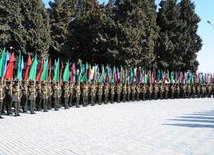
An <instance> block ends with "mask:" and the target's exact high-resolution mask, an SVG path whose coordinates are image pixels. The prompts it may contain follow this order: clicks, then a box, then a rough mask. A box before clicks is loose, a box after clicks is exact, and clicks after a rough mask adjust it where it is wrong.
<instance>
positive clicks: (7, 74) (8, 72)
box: [4, 52, 16, 79]
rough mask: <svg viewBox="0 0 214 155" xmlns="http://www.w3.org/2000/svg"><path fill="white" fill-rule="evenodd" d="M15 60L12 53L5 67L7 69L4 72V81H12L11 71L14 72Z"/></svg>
mask: <svg viewBox="0 0 214 155" xmlns="http://www.w3.org/2000/svg"><path fill="white" fill-rule="evenodd" d="M15 60H16V59H15V56H14V52H13V53H12V55H11V57H10V60H9V63H8V65H7V68H6V72H5V75H4V78H5V79H13V70H14V62H15Z"/></svg>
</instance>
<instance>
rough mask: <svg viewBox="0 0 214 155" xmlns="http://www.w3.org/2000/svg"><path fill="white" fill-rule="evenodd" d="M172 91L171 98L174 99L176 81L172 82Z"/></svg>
mask: <svg viewBox="0 0 214 155" xmlns="http://www.w3.org/2000/svg"><path fill="white" fill-rule="evenodd" d="M170 92H171V99H174V94H175V85H174V83H172V85H171V90H170Z"/></svg>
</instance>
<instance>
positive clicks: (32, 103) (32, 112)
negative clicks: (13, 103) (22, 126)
mask: <svg viewBox="0 0 214 155" xmlns="http://www.w3.org/2000/svg"><path fill="white" fill-rule="evenodd" d="M29 102H30V113H31V114H36V113H35V112H34V106H35V101H29Z"/></svg>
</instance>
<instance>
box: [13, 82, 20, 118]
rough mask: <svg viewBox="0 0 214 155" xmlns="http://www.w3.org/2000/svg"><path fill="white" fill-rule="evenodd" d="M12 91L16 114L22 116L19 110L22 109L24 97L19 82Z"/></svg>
mask: <svg viewBox="0 0 214 155" xmlns="http://www.w3.org/2000/svg"><path fill="white" fill-rule="evenodd" d="M12 91H13V96H12V102H13V103H14V108H15V116H20V115H19V110H20V101H21V97H22V91H21V89H20V86H19V84H18V83H15V84H14V86H13V89H12Z"/></svg>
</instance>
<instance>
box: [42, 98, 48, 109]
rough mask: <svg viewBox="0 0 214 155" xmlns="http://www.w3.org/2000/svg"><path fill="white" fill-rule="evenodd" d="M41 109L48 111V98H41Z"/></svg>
mask: <svg viewBox="0 0 214 155" xmlns="http://www.w3.org/2000/svg"><path fill="white" fill-rule="evenodd" d="M42 105H43V111H44V112H48V99H47V98H45V99H42Z"/></svg>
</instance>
